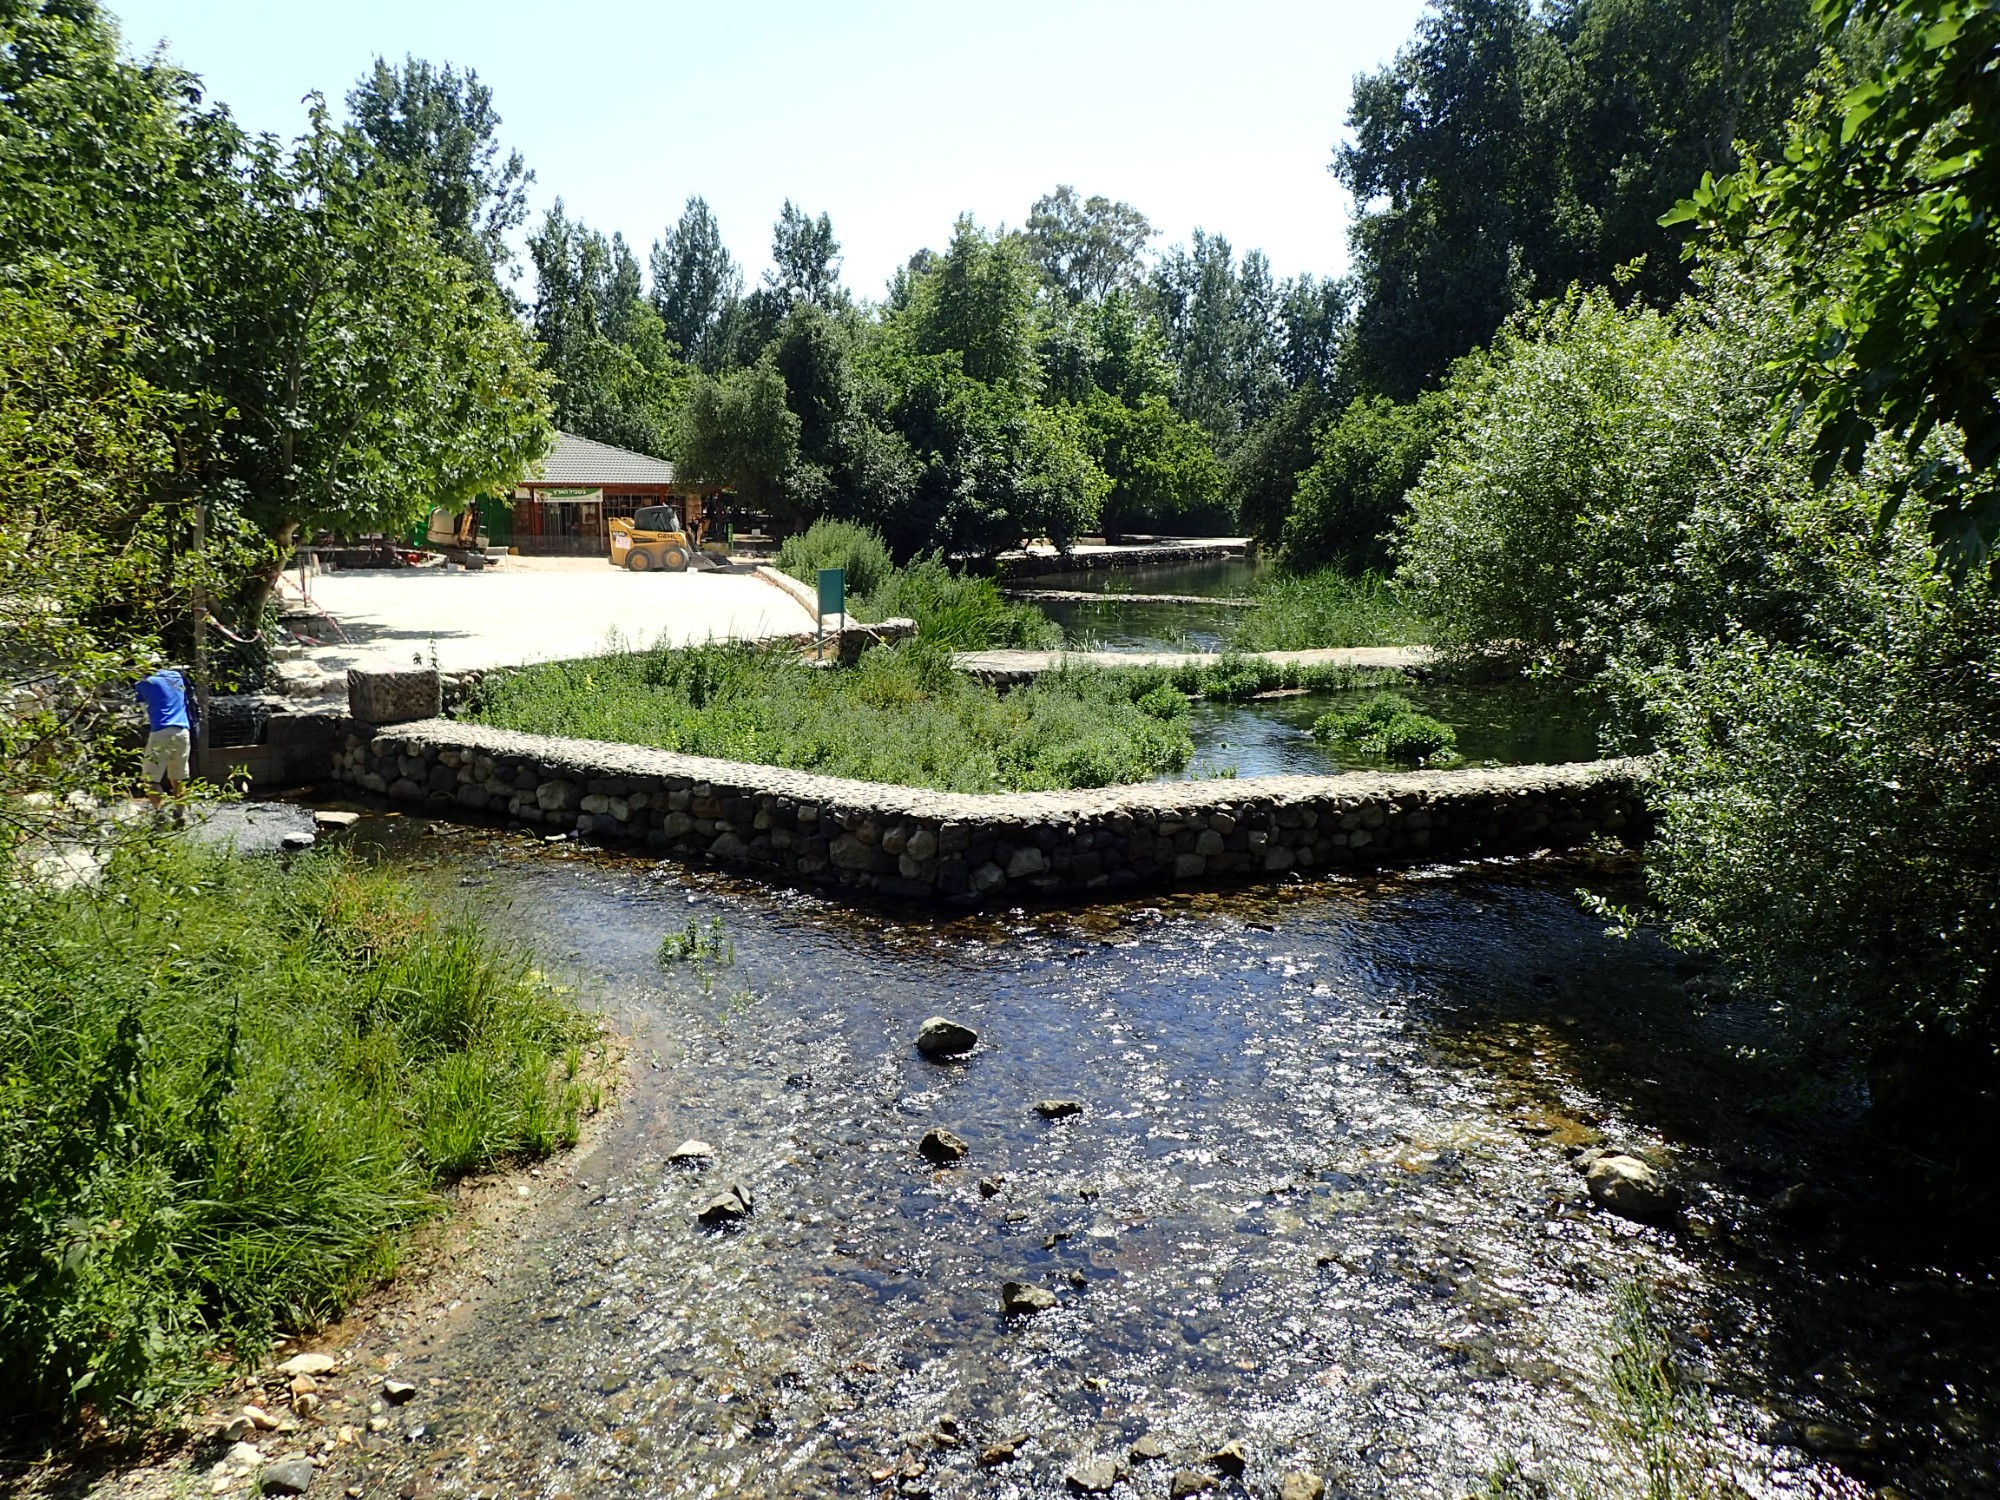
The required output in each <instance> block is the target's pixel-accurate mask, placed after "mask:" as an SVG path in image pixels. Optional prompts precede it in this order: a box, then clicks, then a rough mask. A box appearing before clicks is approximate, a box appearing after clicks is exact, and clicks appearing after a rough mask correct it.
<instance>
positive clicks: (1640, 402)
mask: <svg viewBox="0 0 2000 1500" xmlns="http://www.w3.org/2000/svg"><path fill="white" fill-rule="evenodd" d="M1711 275H1712V276H1713V277H1714V280H1715V282H1716V283H1717V285H1716V287H1715V289H1714V291H1713V292H1711V294H1710V295H1709V296H1707V297H1704V298H1702V299H1700V300H1697V301H1693V302H1690V303H1688V304H1686V305H1684V306H1682V307H1681V308H1679V309H1678V310H1676V311H1674V312H1671V313H1662V312H1658V311H1654V310H1652V309H1648V308H1645V307H1642V306H1641V307H1632V308H1624V309H1621V308H1619V307H1618V306H1617V305H1616V303H1615V302H1614V301H1613V299H1612V298H1611V296H1610V294H1609V293H1607V292H1604V291H1601V290H1599V291H1592V292H1587V293H1575V294H1572V296H1570V297H1569V298H1566V299H1564V300H1563V301H1561V302H1558V303H1554V304H1551V305H1550V306H1548V307H1547V308H1545V309H1543V310H1541V311H1539V312H1537V313H1535V314H1533V315H1531V316H1530V315H1524V316H1523V318H1522V320H1521V321H1520V322H1518V323H1517V324H1514V325H1510V326H1509V327H1508V328H1507V329H1506V330H1503V332H1502V333H1501V335H1500V336H1499V337H1498V338H1497V339H1496V340H1495V341H1494V347H1493V351H1492V353H1491V355H1490V356H1489V358H1488V359H1486V360H1472V361H1467V362H1466V363H1465V364H1464V365H1462V366H1460V367H1459V370H1458V372H1457V373H1456V374H1455V375H1454V378H1453V382H1452V385H1451V395H1452V397H1453V400H1454V402H1455V404H1456V407H1457V410H1456V412H1455V413H1454V416H1453V419H1452V420H1451V422H1450V423H1449V425H1448V427H1447V430H1446V433H1445V436H1444V439H1443V441H1442V442H1441V443H1440V444H1439V446H1438V448H1437V450H1436V453H1435V454H1434V456H1433V457H1432V459H1431V460H1430V462H1429V463H1428V464H1426V465H1425V466H1424V468H1423V471H1422V477H1421V478H1420V479H1419V481H1418V483H1417V485H1416V487H1415V488H1414V489H1413V490H1411V492H1410V494H1409V510H1408V513H1407V514H1406V515H1405V516H1404V517H1403V518H1402V519H1401V520H1400V522H1399V523H1398V540H1397V548H1398V553H1399V556H1400V558H1401V565H1400V569H1399V574H1400V577H1401V578H1402V580H1403V581H1404V583H1405V584H1406V585H1407V587H1408V588H1409V589H1410V590H1411V591H1412V592H1413V594H1414V595H1415V597H1416V602H1417V603H1418V605H1419V606H1420V608H1422V609H1423V610H1425V611H1426V612H1427V613H1429V614H1430V615H1431V616H1432V618H1433V619H1434V621H1435V627H1436V631H1437V635H1438V638H1439V642H1440V644H1442V645H1444V646H1446V647H1447V648H1460V649H1473V650H1479V651H1505V652H1509V653H1513V654H1515V655H1516V656H1520V657H1524V658H1526V659H1528V660H1530V661H1532V662H1534V663H1536V664H1539V665H1540V666H1541V667H1543V668H1545V669H1548V670H1555V671H1561V672H1565V673H1569V674H1575V675H1581V676H1593V677H1594V676H1597V675H1598V674H1600V673H1601V671H1602V669H1603V668H1604V666H1605V664H1606V663H1608V662H1611V661H1614V660H1615V661H1618V662H1621V663H1623V664H1625V667H1626V668H1627V669H1636V668H1638V667H1641V666H1644V667H1646V668H1648V669H1650V668H1652V667H1657V666H1661V665H1663V664H1671V663H1674V662H1678V661H1682V660H1684V659H1685V658H1686V656H1687V653H1688V652H1689V651H1690V650H1691V649H1693V648H1694V647H1695V646H1696V644H1697V643H1699V642H1702V641H1705V640H1708V639H1711V638H1713V637H1716V636H1720V635H1725V634H1727V633H1728V632H1730V631H1732V630H1737V629H1747V628H1755V629H1761V630H1765V631H1768V632H1771V633H1772V634H1773V635H1775V636H1777V637H1780V638H1783V637H1785V636H1787V635H1788V634H1789V633H1793V632H1795V631H1796V630H1797V629H1798V628H1799V621H1800V620H1801V619H1802V611H1803V609H1804V607H1805V602H1806V601H1807V600H1809V599H1810V598H1811V597H1812V596H1813V594H1814V592H1815V591H1816V589H1817V588H1818V587H1819V582H1818V580H1816V579H1815V578H1814V577H1813V576H1811V575H1810V574H1809V573H1807V572H1805V571H1803V568H1804V561H1805V560H1806V559H1807V558H1808V557H1809V554H1802V553H1801V552H1800V550H1799V549H1798V548H1797V547H1795V546H1793V545H1791V542H1790V539H1789V532H1788V526H1789V525H1790V522H1789V520H1788V517H1789V516H1790V515H1791V514H1793V512H1794V506H1795V502H1797V501H1798V500H1799V499H1800V498H1801V497H1802V496H1803V495H1804V494H1806V493H1807V492H1809V490H1810V483H1809V476H1808V474H1807V472H1806V467H1805V465H1804V463H1803V462H1802V461H1801V459H1800V456H1799V454H1798V453H1797V452H1796V451H1794V449H1793V448H1792V447H1787V446H1776V445H1773V444H1771V443H1769V442H1767V441H1766V440H1765V439H1766V433H1767V430H1768V425H1769V418H1768V413H1769V402H1770V399H1771V394H1772V390H1773V377H1772V375H1771V373H1770V372H1769V370H1768V369H1767V368H1766V366H1767V362H1768V361H1769V359H1770V357H1771V355H1772V354H1773V353H1774V351H1775V350H1776V349H1777V348H1779V347H1781V343H1780V341H1781V340H1782V338H1783V335H1784V331H1785V330H1784V328H1783V326H1782V325H1780V324H1777V323H1774V322H1773V320H1772V319H1771V318H1770V317H1769V314H1768V273H1766V274H1756V275H1748V274H1736V273H1733V272H1732V273H1730V274H1726V275H1725V274H1723V273H1722V272H1721V271H1720V270H1719V269H1718V270H1715V271H1713V272H1711ZM1630 727H1631V728H1633V729H1634V731H1635V732H1636V731H1637V730H1638V729H1639V728H1640V727H1641V726H1640V725H1638V724H1636V723H1635V724H1633V725H1631V726H1630Z"/></svg>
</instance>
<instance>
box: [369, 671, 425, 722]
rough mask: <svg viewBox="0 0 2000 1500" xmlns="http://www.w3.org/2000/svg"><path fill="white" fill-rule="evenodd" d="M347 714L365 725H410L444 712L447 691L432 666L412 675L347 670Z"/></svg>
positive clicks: (411, 673) (406, 673)
mask: <svg viewBox="0 0 2000 1500" xmlns="http://www.w3.org/2000/svg"><path fill="white" fill-rule="evenodd" d="M347 711H348V713H349V714H350V715H352V716H353V717H354V718H356V719H358V720H359V721H360V722H362V723H363V724H408V723H412V722H414V721H415V720H418V719H435V718H436V717H437V716H438V715H439V714H441V713H443V712H444V690H443V688H442V686H441V685H440V684H439V682H438V674H437V672H436V671H435V670H434V669H432V668H430V667H422V668H417V669H415V670H412V671H408V672H366V671H363V670H362V669H361V668H359V667H349V668H348V669H347Z"/></svg>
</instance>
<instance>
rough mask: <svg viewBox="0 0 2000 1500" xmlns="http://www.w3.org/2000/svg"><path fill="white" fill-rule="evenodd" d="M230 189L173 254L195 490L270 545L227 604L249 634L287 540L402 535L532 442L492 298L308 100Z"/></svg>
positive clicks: (533, 406) (536, 437)
mask: <svg viewBox="0 0 2000 1500" xmlns="http://www.w3.org/2000/svg"><path fill="white" fill-rule="evenodd" d="M238 173H239V177H240V179H241V181H242V183H243V198H242V201H241V203H240V205H239V206H238V208H237V209H236V211H235V212H233V213H232V214H230V215H229V216H228V217H226V218H224V219H222V220H220V221H218V222H216V223H212V224H208V225H204V226H203V227H202V232H201V233H199V234H193V235H190V236H189V240H188V245H187V247H186V251H185V253H186V254H188V255H189V256H190V257H191V258H192V259H195V260H196V261H197V262H198V271H197V276H198V279H199V283H200V284H201V285H203V286H204V287H205V288H207V289H208V293H209V300H208V301H207V303H206V304H205V306H204V312H203V317H202V321H201V322H200V323H199V325H198V326H196V327H194V328H192V329H189V330H187V331H186V333H185V334H184V335H183V336H184V337H191V338H193V339H195V340H196V341H198V347H199V348H200V349H201V350H202V366H201V374H202V377H203V378H202V381H201V387H200V388H201V390H202V391H203V392H204V393H207V394H212V396H213V397H214V398H215V404H214V405H213V406H212V407H211V408H210V410H211V411H212V413H213V419H214V423H215V425H214V428H213V430H212V431H211V432H210V433H209V434H208V435H207V436H206V438H205V439H204V440H203V441H202V442H201V444H200V445H199V451H201V452H203V454H204V455H205V456H204V459H203V462H202V463H201V465H200V467H199V471H198V474H197V476H196V477H197V481H198V482H199V483H200V484H201V485H202V486H203V487H204V488H205V489H206V490H207V491H208V492H209V493H210V494H211V495H213V496H215V497H217V498H219V499H223V500H226V501H227V502H228V503H229V504H230V505H231V506H232V507H233V508H234V509H235V510H236V511H237V512H238V513H239V514H241V515H242V516H244V517H246V518H247V519H248V520H249V521H250V522H251V523H252V524H254V525H255V527H256V528H257V529H258V530H259V531H260V532H261V533H262V534H263V535H264V536H266V537H267V538H268V539H269V541H270V544H271V547H272V553H271V556H272V558H273V559H274V567H273V571H272V572H260V573H259V574H257V575H256V576H254V577H253V578H252V579H250V580H249V581H248V583H247V585H246V587H245V589H244V592H243V595H242V601H241V602H242V607H243V611H244V614H245V616H246V619H247V620H249V621H252V622H254V620H255V619H256V615H257V612H258V611H259V610H260V609H261V607H262V604H263V601H264V598H265V597H266V595H267V593H268V590H269V587H270V585H271V582H272V577H273V572H274V569H275V561H276V560H281V559H282V557H283V556H284V554H285V552H286V551H287V550H288V549H289V547H290V544H291V543H292V541H293V539H294V537H295V536H296V535H297V534H298V533H299V532H300V530H301V529H306V530H311V529H315V528H322V527H323V528H329V529H333V530H338V531H362V530H375V529H381V530H387V531H400V530H402V529H403V528H405V527H406V526H408V525H410V524H412V523H413V522H414V521H416V520H417V519H419V518H421V517H422V515H423V514H424V513H425V512H426V511H427V510H428V509H429V508H430V507H432V506H434V505H448V504H452V503H454V502H463V501H466V500H470V499H472V498H474V497H476V496H479V495H481V494H490V493H492V492H494V491H496V490H502V489H505V488H508V487H510V486H511V485H512V484H513V483H514V481H515V480H516V479H517V478H518V477H519V476H520V474H521V472H522V471H523V470H524V469H525V468H526V466H527V464H528V463H529V461H531V460H532V459H534V458H535V457H536V456H538V455H539V454H540V453H541V452H543V451H544V450H545V448H546V447H547V444H548V439H549V431H548V422H547V406H546V397H545V394H544V384H545V382H544V380H543V378H542V376H541V375H540V373H539V372H538V371H537V370H536V369H535V367H534V361H533V357H532V351H531V349H530V347H529V344H528V341H527V339H526V337H525V336H524V334H523V332H522V330H521V328H520V326H519V324H518V323H516V321H515V319H514V317H513V314H512V312H511V310H510V309H509V308H508V307H507V306H506V305H505V303H504V301H503V299H502V297H501V294H500V293H499V292H498V290H497V289H495V288H494V287H493V285H492V284H491V282H490V281H489V280H488V279H487V277H486V276H485V274H484V273H483V272H480V271H477V270H475V269H474V268H472V267H470V266H468V265H466V263H465V262H464V261H462V260H461V259H459V258H458V257H457V256H455V255H451V254H447V253H446V252H444V251H443V250H441V249H440V248H439V246H438V244H437V241H436V239H435V237H434V235H433V233H432V226H431V221H430V217H429V215H428V214H427V213H426V212H425V210H424V208H423V206H422V204H421V203H419V202H417V201H414V199H413V198H412V197H411V196H410V195H409V194H408V192H407V182H408V179H407V178H406V177H405V176H404V175H403V174H402V173H401V172H400V171H398V170H396V169H393V168H388V167H385V166H384V165H383V164H382V163H381V162H380V161H379V159H378V158H377V157H376V156H375V154H374V152H373V150H372V149H371V148H370V147H369V145H368V144H367V142H366V141H365V140H364V139H363V138H362V137H361V136H360V135H358V134H357V133H355V132H352V131H342V130H337V129H335V128H334V127H333V126H332V124H331V123H330V122H329V120H328V116H327V110H326V107H325V104H324V103H323V102H322V101H319V100H317V99H315V101H314V102H313V107H312V112H311V124H310V128H309V129H308V131H307V133H306V134H305V135H304V136H303V137H301V138H300V139H299V140H298V141H296V142H295V143H293V144H292V145H291V146H290V147H289V148H285V147H281V146H280V145H279V144H278V143H276V142H275V141H272V140H270V139H269V138H265V139H263V140H260V141H258V142H255V143H253V144H252V145H250V146H249V147H248V149H247V151H246V154H245V156H244V159H243V160H242V162H241V163H240V165H239V168H238Z"/></svg>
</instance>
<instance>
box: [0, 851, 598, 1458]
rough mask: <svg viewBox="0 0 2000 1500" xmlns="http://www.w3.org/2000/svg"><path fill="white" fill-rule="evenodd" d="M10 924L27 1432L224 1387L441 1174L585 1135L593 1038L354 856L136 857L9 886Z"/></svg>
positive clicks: (0, 1195)
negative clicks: (227, 1369)
mask: <svg viewBox="0 0 2000 1500" xmlns="http://www.w3.org/2000/svg"><path fill="white" fill-rule="evenodd" d="M0 924H4V942H0V1411H4V1412H6V1413H7V1414H9V1415H12V1416H15V1417H17V1418H18V1417H22V1416H25V1415H27V1414H31V1413H32V1414H42V1415H50V1414H62V1413H73V1412H75V1411H76V1410H78V1409H79V1408H82V1407H86V1406H87V1407H90V1408H94V1409H95V1410H96V1411H97V1412H98V1413H100V1414H102V1415H104V1416H105V1417H107V1418H108V1419H111V1420H113V1421H114V1422H116V1421H121V1420H124V1419H127V1418H130V1417H133V1416H135V1415H140V1414H143V1413H145V1412H147V1411H149V1410H153V1409H156V1408H158V1407H161V1406H163V1405H165V1404H167V1403H170V1402H171V1401H172V1399H173V1398H174V1397H175V1396H176V1395H177V1394H179V1393H181V1392H184V1391H187V1390H190V1389H194V1388H197V1387H200V1386H202V1385H204V1384H208V1383H211V1382H212V1381H213V1380H214V1379H215V1378H216V1377H217V1374H218V1369H217V1367H216V1366H215V1364H214V1363H213V1362H212V1360H211V1359H210V1357H209V1356H210V1355H211V1353H212V1352H213V1351H215V1350H217V1349H219V1348H228V1347H234V1346H240V1347H242V1348H244V1349H246V1350H248V1351H250V1352H252V1353H253V1354H254V1353H255V1352H256V1351H258V1350H260V1349H261V1348H262V1347H264V1344H265V1341H266V1340H267V1339H268V1338H269V1336H270V1334H271V1332H272V1331H273V1329H274V1328H279V1327H283V1328H287V1329H293V1328H305V1327H310V1326H312V1325H313V1324H315V1323H317V1322H319V1321H321V1320H323V1319H325V1318H328V1317H330V1316H333V1315H334V1314H336V1313H337V1312H338V1311H339V1310H340V1309H341V1307H342V1306H343V1305H344V1304H345V1302H346V1300H347V1299H348V1297H349V1296H350V1295H351V1294H352V1293H353V1292H354V1291H355V1290H356V1289H357V1288H358V1287H359V1286H360V1285H362V1284H363V1283H364V1282H365V1281H366V1280H368V1279H369V1278H371V1277H373V1276H376V1275H379V1274H380V1273H382V1272H383V1271H384V1270H385V1269H387V1268H388V1267H389V1266H390V1265H391V1264H392V1263H393V1260H394V1255H395V1248H396V1242H397V1233H398V1231H399V1230H401V1229H403V1228H404V1227H405V1226H407V1225H409V1224H410V1223H412V1222H413V1221H414V1220H417V1219H419V1218H421V1217H423V1216H424V1215H426V1214H428V1213H430V1212H432V1211H433V1209H434V1208H435V1206H436V1204H437V1199H436V1198H435V1196H434V1193H433V1189H434V1188H435V1187H436V1185H437V1184H439V1183H440V1182H442V1181H444V1180H447V1179H449V1178H450V1177H452V1176H454V1175H456V1174H458V1173H461V1172H464V1171H468V1170H471V1169H473V1168H476V1167H482V1166H486V1165H489V1164H491V1163H493V1162H496V1161H500V1160H504V1159H508V1158H516V1157H533V1156H537V1155H541V1154H543V1153H546V1152H548V1151H550V1150H552V1149H554V1148H555V1147H557V1146H559V1145H561V1144H564V1143H566V1142H567V1141H569V1140H571V1139H573V1138H574V1135H575V1130H576V1118H577V1113H578V1109H579V1106H580V1104H581V1102H582V1097H583V1088H584V1085H583V1084H582V1083H581V1082H579V1081H578V1079H577V1078H576V1077H575V1076H574V1063H575V1057H574V1052H573V1049H575V1048H576V1047H578V1046H579V1045H580V1044H581V1043H583V1042H584V1041H585V1040H586V1039H587V1038H589V1037H590V1036H591V1035H592V1030H593V1029H592V1027H591V1026H590V1024H589V1023H588V1022H587V1021H586V1020H585V1019H584V1018H583V1017H582V1016H580V1015H579V1014H578V1013H577V1012H575V1011H574V1010H572V1009H571V1008H570V1007H569V1006H568V1005H566V1004H565V1003H564V1002H563V1001H562V1000H561V999H560V998H559V996H558V995H557V994H556V993H555V992H554V991H553V990H552V989H551V988H550V987H549V986H548V985H547V984H546V983H545V982H544V981H542V980H541V979H540V977H539V976H537V975H536V974H534V973H533V972H532V971H531V970H529V969H528V968H527V967H526V964H525V961H524V960H522V959H519V958H516V957H510V956H506V955H504V954H503V953H501V952H500V950H498V949H497V948H496V947H495V946H494V945H493V944H492V943H491V942H490V941H489V940H488V939H487V938H486V936H485V935H484V934H483V933H482V932H481V931H480V929H479V928H478V926H477V925H476V924H475V923H473V922H472V921H471V920H470V919H468V918H462V917H451V916H443V915H440V914H438V913H437V912H435V911H433V910H432V909H431V908H430V907H429V906H427V905H426V904H425V903H424V902H423V901H422V900H421V899H420V898H419V897H418V895H417V893H416V891H415V890H414V888H413V887H411V886H410V885H409V884H408V883H407V882H406V881H404V880H402V879H400V878H398V877H396V876H393V875H390V874H387V873H384V872H382V871H379V870H372V869H369V868H367V867H365V866H364V865H362V864H361V863H360V862H358V861H357V860H355V859H352V858H349V857H346V856H344V855H341V854H338V853H333V852H318V853H314V854H311V855H307V856H304V857H302V858H300V859H299V860H298V861H296V862H295V863H294V864H292V865H291V866H290V867H289V868H283V867H280V866H278V865H277V864H275V863H273V862H268V861H264V862H252V861H247V860H238V859H234V858H230V857H226V856H223V855H219V854H207V853H199V852H194V851H190V850H188V849H186V848H184V847H179V846H177V845H173V844H166V845H152V844H146V845H138V844H135V845H132V846H128V847H126V848H124V849H122V850H120V851H119V852H118V853H117V854H116V856H115V857H114V858H113V860H112V862H111V865H110V867H109V869H108V870H107V872H106V874H105V876H104V879H103V882H102V885H101V886H100V887H99V888H96V889H79V890H71V891H51V890H48V889H46V888H39V887H37V888H22V887H19V886H8V887H5V888H0ZM566 1057H567V1058H568V1063H567V1064H565V1061H564V1059H565V1058H566ZM566 1066H567V1068H568V1071H566V1070H565V1069H566Z"/></svg>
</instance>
